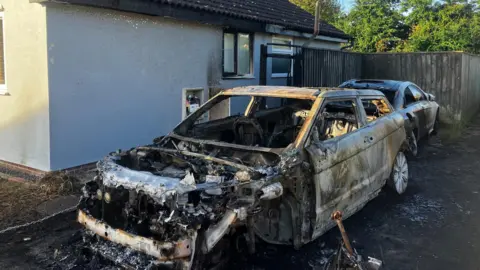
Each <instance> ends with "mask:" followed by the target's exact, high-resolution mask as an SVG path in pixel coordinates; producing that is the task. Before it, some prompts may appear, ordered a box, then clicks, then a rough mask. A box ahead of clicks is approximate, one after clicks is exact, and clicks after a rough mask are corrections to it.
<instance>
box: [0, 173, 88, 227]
mask: <svg viewBox="0 0 480 270" xmlns="http://www.w3.org/2000/svg"><path fill="white" fill-rule="evenodd" d="M79 190H80V187H79V185H78V181H77V180H76V178H74V177H71V176H69V175H67V174H65V173H59V172H55V173H48V174H47V175H45V176H44V177H43V178H42V179H40V180H38V181H31V182H30V181H26V182H12V181H8V180H5V179H0V198H2V199H1V202H0V205H1V207H0V229H3V228H6V227H9V226H12V225H18V224H22V223H24V222H29V221H33V220H36V219H38V218H41V217H43V215H44V214H43V213H39V212H38V210H37V207H38V206H39V205H41V204H42V203H44V202H47V201H50V200H53V199H56V198H59V197H61V196H68V195H72V194H78V192H79ZM77 201H78V199H77Z"/></svg>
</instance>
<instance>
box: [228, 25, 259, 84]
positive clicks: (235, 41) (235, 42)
mask: <svg viewBox="0 0 480 270" xmlns="http://www.w3.org/2000/svg"><path fill="white" fill-rule="evenodd" d="M225 34H233V69H234V72H225ZM240 34H244V35H248V39H249V46H250V55H249V60H250V73H248V74H238V36H239V35H240ZM253 37H254V35H253V33H251V32H248V31H236V30H227V29H225V30H223V34H222V77H223V78H235V77H240V78H242V77H252V76H253V60H254V59H253Z"/></svg>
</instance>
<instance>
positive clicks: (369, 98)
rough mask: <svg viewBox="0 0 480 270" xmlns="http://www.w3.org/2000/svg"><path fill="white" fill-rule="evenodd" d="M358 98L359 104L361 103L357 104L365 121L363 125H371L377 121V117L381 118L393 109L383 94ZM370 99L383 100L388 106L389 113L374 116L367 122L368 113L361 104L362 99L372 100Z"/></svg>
mask: <svg viewBox="0 0 480 270" xmlns="http://www.w3.org/2000/svg"><path fill="white" fill-rule="evenodd" d="M358 99H359V104H361V107H360V106H359V109H360V108H361V112H362V113H363V119H364V121H365V126H368V125H372V124H374V123H375V122H377V121H378V120H379V119H382V118H383V117H385V116H387V115H390V114H392V113H393V112H394V111H395V109H394V108H393V105H392V104H391V103H390V102H389V101H388V99H387V98H386V97H385V96H362V97H358ZM372 99H381V100H383V102H384V104H386V105H387V106H388V109H389V110H390V113H389V114H387V115H384V116H381V117H378V118H376V119H375V120H373V121H372V122H368V115H367V111H366V110H365V106H363V100H372Z"/></svg>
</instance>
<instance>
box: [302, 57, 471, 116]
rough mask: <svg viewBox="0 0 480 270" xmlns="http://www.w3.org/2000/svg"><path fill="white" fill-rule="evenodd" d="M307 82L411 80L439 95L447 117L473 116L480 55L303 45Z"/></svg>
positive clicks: (317, 84) (304, 80) (304, 81)
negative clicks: (356, 50) (354, 50)
mask: <svg viewBox="0 0 480 270" xmlns="http://www.w3.org/2000/svg"><path fill="white" fill-rule="evenodd" d="M302 60H303V65H302V67H303V71H302V85H301V86H307V87H320V86H323V87H325V86H326V87H335V86H338V85H339V84H340V83H341V82H343V81H346V80H348V79H354V78H357V79H391V80H405V81H412V82H414V83H416V84H417V85H419V86H420V87H421V88H422V89H424V90H425V91H426V92H429V93H432V94H434V95H435V96H436V98H437V101H438V103H439V104H440V106H441V112H440V113H441V118H442V121H445V122H452V121H468V120H469V119H470V118H471V117H472V116H473V115H474V114H475V113H476V112H477V111H478V108H479V107H480V56H478V55H472V54H467V53H461V52H436V53H375V54H358V53H351V52H341V51H330V50H316V49H304V52H303V59H302Z"/></svg>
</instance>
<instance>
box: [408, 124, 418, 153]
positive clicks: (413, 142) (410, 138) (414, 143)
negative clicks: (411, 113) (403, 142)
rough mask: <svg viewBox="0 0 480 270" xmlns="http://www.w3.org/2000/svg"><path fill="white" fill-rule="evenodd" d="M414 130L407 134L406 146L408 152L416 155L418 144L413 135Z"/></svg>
mask: <svg viewBox="0 0 480 270" xmlns="http://www.w3.org/2000/svg"><path fill="white" fill-rule="evenodd" d="M415 133H416V132H415V130H412V131H411V132H410V135H408V148H409V150H410V153H411V154H412V155H413V156H414V157H416V156H417V154H418V144H417V137H416V136H415Z"/></svg>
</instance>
